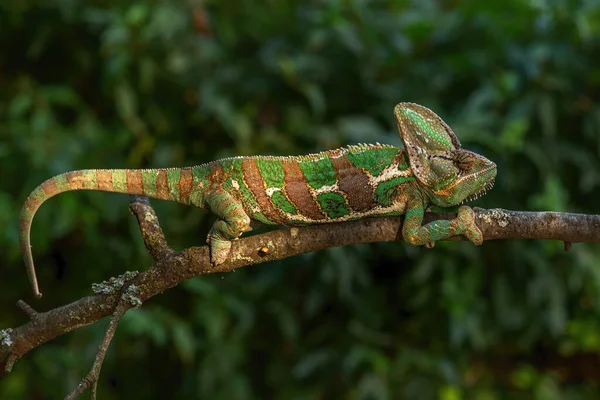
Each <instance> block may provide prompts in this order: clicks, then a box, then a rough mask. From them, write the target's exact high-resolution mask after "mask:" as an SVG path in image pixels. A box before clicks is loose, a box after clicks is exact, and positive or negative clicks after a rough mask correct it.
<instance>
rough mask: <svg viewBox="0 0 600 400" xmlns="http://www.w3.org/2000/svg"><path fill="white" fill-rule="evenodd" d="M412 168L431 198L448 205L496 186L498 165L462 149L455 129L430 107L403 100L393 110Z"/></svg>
mask: <svg viewBox="0 0 600 400" xmlns="http://www.w3.org/2000/svg"><path fill="white" fill-rule="evenodd" d="M394 114H395V116H396V120H397V122H398V129H399V130H400V136H401V137H402V141H403V142H404V147H405V149H406V152H407V153H408V158H409V163H410V168H411V170H412V171H413V174H414V175H415V177H416V178H417V181H418V182H419V184H420V185H421V186H422V187H423V189H424V192H425V193H427V194H428V195H429V200H430V201H431V202H432V203H433V204H435V205H437V206H440V207H449V206H453V205H456V204H460V203H462V202H464V201H467V200H472V199H474V198H477V197H479V196H481V195H483V194H484V193H485V192H486V191H487V190H489V189H490V188H491V187H492V186H493V185H494V179H495V177H496V164H494V163H493V162H492V161H490V160H488V159H487V158H485V157H483V156H481V155H479V154H476V153H473V152H471V151H468V150H463V149H462V148H461V145H460V142H459V140H458V138H457V137H456V135H455V134H454V132H453V131H452V129H451V128H450V127H449V126H448V125H447V124H446V123H445V122H444V121H443V120H442V119H441V118H440V117H438V116H437V115H436V114H435V113H434V112H433V111H431V110H430V109H428V108H426V107H423V106H420V105H418V104H413V103H400V104H398V105H397V106H396V108H395V109H394Z"/></svg>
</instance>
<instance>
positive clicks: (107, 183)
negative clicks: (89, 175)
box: [96, 169, 115, 192]
mask: <svg viewBox="0 0 600 400" xmlns="http://www.w3.org/2000/svg"><path fill="white" fill-rule="evenodd" d="M112 176H113V174H112V170H109V169H99V170H96V182H97V183H98V190H105V191H109V192H113V191H114V190H115V187H114V186H113V179H112Z"/></svg>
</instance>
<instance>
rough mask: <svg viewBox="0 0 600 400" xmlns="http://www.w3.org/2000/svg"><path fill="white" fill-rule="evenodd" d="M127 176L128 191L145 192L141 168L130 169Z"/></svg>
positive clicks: (133, 192) (130, 192) (132, 192)
mask: <svg viewBox="0 0 600 400" xmlns="http://www.w3.org/2000/svg"><path fill="white" fill-rule="evenodd" d="M126 176H127V193H129V194H140V195H143V194H144V182H143V180H142V170H141V169H128V170H127V171H126Z"/></svg>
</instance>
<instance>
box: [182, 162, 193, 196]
mask: <svg viewBox="0 0 600 400" xmlns="http://www.w3.org/2000/svg"><path fill="white" fill-rule="evenodd" d="M193 186H194V177H193V176H192V169H191V168H182V169H181V173H180V174H179V202H180V203H183V204H190V195H191V194H192V188H193Z"/></svg>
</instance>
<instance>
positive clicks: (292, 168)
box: [20, 103, 496, 296]
mask: <svg viewBox="0 0 600 400" xmlns="http://www.w3.org/2000/svg"><path fill="white" fill-rule="evenodd" d="M394 113H395V116H396V120H397V122H398V127H399V131H400V135H401V137H402V140H403V142H404V147H405V149H404V150H403V149H399V148H395V147H392V146H389V145H380V144H363V145H355V146H348V147H345V148H341V149H336V150H329V151H324V152H321V153H317V154H311V155H305V156H290V157H274V156H253V157H236V158H226V159H222V160H217V161H213V162H210V163H207V164H202V165H198V166H195V167H189V168H168V169H122V170H117V169H97V170H80V171H72V172H67V173H64V174H61V175H57V176H55V177H53V178H50V179H48V180H47V181H45V182H44V183H42V184H41V185H40V186H38V187H37V188H36V189H35V190H34V191H33V192H32V193H31V195H30V196H29V197H28V198H27V200H26V202H25V205H24V207H23V211H22V214H21V219H20V242H21V250H22V252H23V254H24V259H25V264H26V266H27V271H28V274H29V278H30V280H31V283H32V286H33V289H34V292H35V294H36V295H37V296H40V294H39V290H38V286H37V279H36V276H35V270H34V266H33V259H32V255H31V248H30V239H29V236H30V228H31V223H32V220H33V216H34V214H35V212H36V211H37V209H38V208H39V206H40V205H41V204H42V203H43V202H44V201H46V200H47V199H48V198H50V197H52V196H54V195H56V194H58V193H62V192H65V191H69V190H100V191H106V192H118V193H128V194H138V195H145V196H148V197H151V198H156V199H162V200H171V201H175V202H179V203H183V204H189V205H193V206H196V207H199V208H206V209H210V210H211V211H212V212H213V213H214V214H215V215H216V216H217V221H216V222H215V223H214V225H213V227H212V229H211V230H210V232H209V234H208V239H207V242H208V243H209V245H210V254H211V262H212V263H213V264H215V265H216V264H220V263H223V262H224V261H225V260H226V259H227V257H228V256H229V253H230V248H231V240H233V239H236V238H238V237H240V236H241V235H242V234H243V233H244V232H246V231H249V230H251V227H250V223H251V221H252V220H254V221H259V222H262V223H264V224H268V225H283V226H304V225H314V224H322V223H332V222H341V221H349V220H356V219H360V218H365V217H374V216H394V215H402V214H404V215H405V221H404V225H403V228H402V233H403V236H404V239H405V240H406V241H407V242H408V243H411V244H414V245H432V244H433V243H434V242H435V241H437V240H440V239H445V238H448V237H450V236H454V235H460V234H462V235H464V236H466V237H467V238H468V239H469V240H471V241H472V242H473V243H474V244H481V243H482V240H483V238H482V234H481V231H480V230H479V229H478V228H477V226H476V225H475V222H474V213H473V211H472V210H471V209H470V208H469V207H466V206H462V207H460V208H459V210H458V216H457V218H455V219H453V220H450V221H447V220H440V221H433V222H431V223H428V224H426V225H424V226H421V223H422V220H423V215H424V212H425V209H426V208H427V207H428V206H429V205H437V206H441V207H448V206H453V205H457V204H460V203H462V202H464V201H466V200H470V199H472V198H476V197H478V196H479V195H481V194H483V193H485V192H486V191H487V190H488V189H489V188H491V187H492V185H493V183H494V178H495V176H496V165H495V164H494V163H493V162H491V161H490V160H488V159H486V158H485V157H483V156H481V155H478V154H476V153H473V152H470V151H468V150H463V149H461V146H460V143H459V141H458V139H457V138H456V135H455V134H454V132H453V131H452V130H451V129H450V128H449V127H448V125H446V124H445V123H444V121H442V120H441V119H440V118H439V117H438V116H437V115H436V114H435V113H433V112H432V111H431V110H429V109H427V108H425V107H423V106H419V105H416V104H412V103H400V104H398V105H397V106H396V108H395V109H394Z"/></svg>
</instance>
